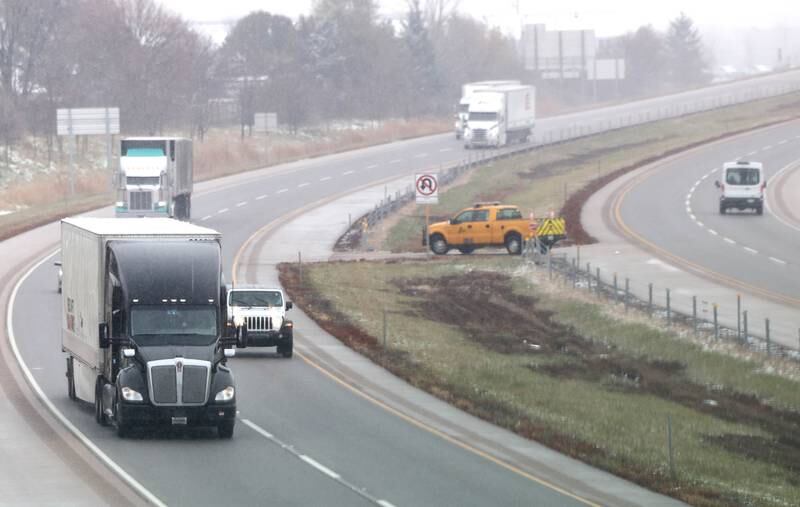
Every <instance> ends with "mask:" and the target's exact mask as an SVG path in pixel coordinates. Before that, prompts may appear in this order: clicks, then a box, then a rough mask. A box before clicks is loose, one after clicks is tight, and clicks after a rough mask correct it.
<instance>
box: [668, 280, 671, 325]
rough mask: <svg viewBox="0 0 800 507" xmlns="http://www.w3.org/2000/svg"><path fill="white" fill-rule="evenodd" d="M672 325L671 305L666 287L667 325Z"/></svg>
mask: <svg viewBox="0 0 800 507" xmlns="http://www.w3.org/2000/svg"><path fill="white" fill-rule="evenodd" d="M671 325H672V306H671V302H670V298H669V289H667V326H671Z"/></svg>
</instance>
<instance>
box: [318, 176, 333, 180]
mask: <svg viewBox="0 0 800 507" xmlns="http://www.w3.org/2000/svg"><path fill="white" fill-rule="evenodd" d="M329 179H331V177H330V176H325V177H324V178H320V179H319V181H328V180H329Z"/></svg>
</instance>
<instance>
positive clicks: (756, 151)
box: [747, 150, 758, 157]
mask: <svg viewBox="0 0 800 507" xmlns="http://www.w3.org/2000/svg"><path fill="white" fill-rule="evenodd" d="M756 153H758V150H753V151H751V152H750V153H748V154H747V156H748V157H752V156H753V155H755V154H756Z"/></svg>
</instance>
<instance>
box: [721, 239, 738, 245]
mask: <svg viewBox="0 0 800 507" xmlns="http://www.w3.org/2000/svg"><path fill="white" fill-rule="evenodd" d="M722 240H723V241H725V243H730V244H731V245H735V244H736V242H735V241H734V240H732V239H731V238H722Z"/></svg>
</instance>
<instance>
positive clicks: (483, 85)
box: [455, 79, 520, 139]
mask: <svg viewBox="0 0 800 507" xmlns="http://www.w3.org/2000/svg"><path fill="white" fill-rule="evenodd" d="M519 84H520V82H519V81H517V80H513V79H508V80H497V81H475V82H474V83H465V84H463V85H461V100H459V102H458V110H457V111H456V121H455V132H456V139H461V138H462V137H463V136H464V129H466V128H467V120H468V118H469V100H470V97H471V96H472V94H473V93H475V92H476V91H478V90H486V89H490V88H494V87H496V86H510V85H519Z"/></svg>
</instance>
